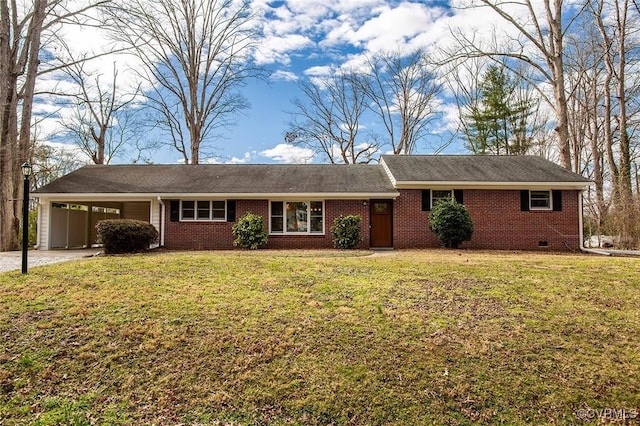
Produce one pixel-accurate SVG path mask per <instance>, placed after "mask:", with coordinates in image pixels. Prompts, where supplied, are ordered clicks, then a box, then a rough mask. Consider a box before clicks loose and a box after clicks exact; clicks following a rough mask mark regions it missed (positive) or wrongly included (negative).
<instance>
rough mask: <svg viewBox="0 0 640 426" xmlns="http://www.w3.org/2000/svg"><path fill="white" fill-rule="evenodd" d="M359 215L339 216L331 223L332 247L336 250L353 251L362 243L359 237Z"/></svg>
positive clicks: (360, 219)
mask: <svg viewBox="0 0 640 426" xmlns="http://www.w3.org/2000/svg"><path fill="white" fill-rule="evenodd" d="M361 221H362V218H361V217H360V216H359V215H347V216H339V217H337V218H335V220H334V221H333V226H332V227H331V233H332V234H333V246H334V247H335V248H338V249H354V248H356V247H358V245H359V244H360V242H362V236H360V222H361Z"/></svg>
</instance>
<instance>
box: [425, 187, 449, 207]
mask: <svg viewBox="0 0 640 426" xmlns="http://www.w3.org/2000/svg"><path fill="white" fill-rule="evenodd" d="M435 191H442V192H444V191H448V192H449V195H450V198H451V199H452V200H455V196H454V194H453V189H432V190H431V191H429V192H430V194H429V196H430V197H431V200H429V202H430V205H431V208H433V207H435V205H434V203H433V201H434V199H433V193H434V192H435ZM436 200H441V198H436Z"/></svg>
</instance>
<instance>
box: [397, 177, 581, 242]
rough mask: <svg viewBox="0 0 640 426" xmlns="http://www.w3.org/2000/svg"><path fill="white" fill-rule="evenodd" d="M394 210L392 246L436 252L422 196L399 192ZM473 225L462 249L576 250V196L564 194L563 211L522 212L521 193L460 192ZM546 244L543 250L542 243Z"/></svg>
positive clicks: (577, 233) (578, 194)
mask: <svg viewBox="0 0 640 426" xmlns="http://www.w3.org/2000/svg"><path fill="white" fill-rule="evenodd" d="M399 192H400V196H399V197H398V198H397V199H396V201H395V206H394V209H395V210H394V212H395V215H394V216H395V217H394V220H395V222H394V247H395V248H424V247H439V242H438V240H437V239H436V238H435V236H434V235H433V233H432V232H431V231H429V212H428V211H424V212H423V211H422V208H421V204H422V191H420V190H400V191H399ZM463 194H464V205H465V206H466V207H467V209H468V210H469V214H470V215H471V219H472V220H473V226H474V232H473V237H472V238H471V241H467V242H464V243H463V244H462V245H461V247H463V248H464V247H466V248H474V249H500V250H551V251H566V250H577V249H578V247H579V244H580V238H579V219H578V197H579V196H580V192H579V191H562V211H520V191H519V190H513V191H512V190H476V189H471V190H464V192H463ZM542 242H546V243H547V246H546V247H540V243H542Z"/></svg>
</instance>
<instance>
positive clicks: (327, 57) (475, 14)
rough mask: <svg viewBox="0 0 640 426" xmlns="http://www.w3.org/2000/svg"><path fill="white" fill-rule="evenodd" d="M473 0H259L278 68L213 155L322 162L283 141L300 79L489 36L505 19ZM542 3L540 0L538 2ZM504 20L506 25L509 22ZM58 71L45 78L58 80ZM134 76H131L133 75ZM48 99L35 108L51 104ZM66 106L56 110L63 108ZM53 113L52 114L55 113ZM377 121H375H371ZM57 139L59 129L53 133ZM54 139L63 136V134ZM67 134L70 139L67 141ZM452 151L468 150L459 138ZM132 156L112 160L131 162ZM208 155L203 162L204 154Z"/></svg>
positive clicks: (264, 51) (269, 56)
mask: <svg viewBox="0 0 640 426" xmlns="http://www.w3.org/2000/svg"><path fill="white" fill-rule="evenodd" d="M469 1H472V0H450V1H443V0H422V1H419V0H279V1H268V0H253V7H254V8H255V10H256V11H258V14H259V15H260V16H261V17H262V20H261V25H262V30H263V32H264V39H263V40H261V43H260V49H259V51H258V52H257V56H256V57H257V61H258V62H259V63H260V65H262V66H264V67H266V68H267V69H269V70H270V71H271V72H272V74H271V78H270V80H269V82H263V81H253V82H250V83H249V84H248V85H247V86H246V87H245V88H244V94H245V96H246V97H247V99H248V100H249V102H250V104H251V108H250V109H248V110H246V111H245V112H244V114H241V115H238V117H237V125H235V126H233V127H231V128H229V129H228V130H227V131H226V132H225V133H224V136H223V137H222V138H221V139H219V140H218V141H217V142H216V143H215V146H213V147H211V146H210V147H209V149H210V150H211V152H212V153H213V156H212V157H210V158H208V159H205V160H204V161H208V162H223V163H228V162H234V163H273V162H309V161H311V162H318V161H322V160H321V159H320V158H317V157H316V158H315V159H311V160H310V153H308V152H304V151H301V150H300V149H299V148H295V147H291V146H287V145H285V144H284V133H285V132H286V130H287V124H288V122H289V120H290V115H289V114H288V112H291V111H293V105H292V104H291V100H292V99H293V98H296V97H300V91H299V89H298V86H297V84H296V82H297V80H299V79H300V78H304V77H305V76H312V75H322V74H323V73H324V72H326V70H327V69H328V67H340V66H348V65H349V64H357V63H358V61H359V60H361V59H362V57H363V55H370V54H375V53H377V52H380V51H389V50H394V49H398V48H401V49H402V48H406V49H414V48H425V49H427V50H429V49H434V48H435V47H436V46H438V47H442V46H446V45H447V44H448V43H450V41H449V39H448V37H449V36H450V29H451V28H459V29H463V30H464V31H473V32H474V33H475V34H476V36H477V37H489V36H490V34H491V33H492V31H493V28H494V27H495V25H494V24H498V25H503V24H502V23H501V22H500V21H499V18H498V17H497V16H496V15H495V14H494V13H492V12H491V11H489V10H487V9H486V8H485V9H465V8H459V6H460V5H462V4H464V3H468V2H469ZM540 3H542V2H540ZM503 26H504V25H503ZM82 31H83V30H82V29H67V30H66V32H65V34H64V36H66V37H67V38H72V39H73V40H74V43H73V46H74V48H76V49H78V50H79V51H82V50H83V49H86V50H90V51H95V46H97V45H100V40H99V37H100V35H99V34H98V33H96V32H95V31H94V30H93V32H91V33H90V36H89V33H86V32H84V33H83V32H82ZM114 60H116V61H118V63H119V68H120V69H121V70H124V71H120V74H119V76H124V78H127V77H126V69H127V67H135V66H136V64H135V61H134V60H133V59H132V58H131V57H127V58H122V57H119V58H116V59H114V58H104V59H101V61H103V63H95V64H92V66H94V67H95V68H96V69H97V70H100V72H103V73H106V72H108V71H107V70H109V69H110V68H111V63H113V61H114ZM55 80H56V79H55V76H54V77H52V78H51V79H50V80H48V81H44V83H42V84H44V85H47V84H58V85H60V82H59V81H55ZM132 83H133V82H132ZM52 109H53V107H52V106H51V105H50V104H47V103H46V102H44V103H43V104H41V105H39V106H38V107H37V108H36V113H37V114H40V115H42V114H44V113H48V112H51V111H52ZM441 112H442V118H443V120H442V121H441V122H440V123H437V124H434V129H433V133H434V136H433V137H432V138H430V140H426V141H423V143H421V144H420V145H419V146H418V153H432V152H434V150H435V149H437V148H438V147H439V146H440V145H441V143H442V138H446V137H447V135H445V132H444V131H445V130H446V129H449V128H450V127H451V126H452V120H453V117H454V115H455V114H454V109H453V107H452V105H450V103H448V102H447V101H446V99H445V100H443V106H442V111H441ZM64 113H65V112H64V111H60V112H58V113H57V114H58V115H63V114H64ZM50 121H51V120H50ZM367 125H368V126H375V123H373V122H372V123H367ZM41 127H42V129H43V130H42V133H43V134H44V137H45V139H46V137H47V135H48V134H49V135H55V134H56V133H57V134H58V135H59V134H60V131H59V129H58V130H56V129H55V125H54V124H52V123H49V124H48V125H44V124H43V125H41ZM51 138H52V139H53V136H52V137H51ZM56 141H58V142H60V139H59V138H57V139H56ZM62 142H64V141H62ZM446 152H464V149H463V148H462V147H461V146H460V144H453V145H451V146H450V147H449V148H447V151H446ZM180 158H181V155H180V154H179V153H177V152H175V151H172V150H171V149H169V148H166V149H162V150H159V151H158V152H156V153H155V154H153V156H152V157H151V159H152V160H153V161H154V162H156V163H175V162H178V161H179V159H180ZM126 161H127V158H122V159H116V160H114V162H126ZM204 161H202V162H204Z"/></svg>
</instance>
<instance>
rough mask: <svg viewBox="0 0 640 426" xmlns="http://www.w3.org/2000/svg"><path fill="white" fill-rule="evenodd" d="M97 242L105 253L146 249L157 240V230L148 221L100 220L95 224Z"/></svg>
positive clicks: (133, 251)
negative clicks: (101, 245)
mask: <svg viewBox="0 0 640 426" xmlns="http://www.w3.org/2000/svg"><path fill="white" fill-rule="evenodd" d="M96 229H97V230H98V242H99V243H102V244H103V246H104V252H105V253H106V254H114V253H135V252H138V251H144V250H148V249H149V246H151V244H153V243H156V242H158V231H157V230H156V228H155V227H154V226H153V225H152V224H150V223H149V222H145V221H142V220H132V219H110V220H101V221H99V222H98V223H97V224H96Z"/></svg>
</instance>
